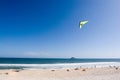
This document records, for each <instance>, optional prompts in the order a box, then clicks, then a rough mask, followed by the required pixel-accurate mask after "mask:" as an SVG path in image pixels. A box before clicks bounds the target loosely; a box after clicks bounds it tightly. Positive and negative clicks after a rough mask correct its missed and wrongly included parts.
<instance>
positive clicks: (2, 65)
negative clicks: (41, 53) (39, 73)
mask: <svg viewBox="0 0 120 80" xmlns="http://www.w3.org/2000/svg"><path fill="white" fill-rule="evenodd" d="M92 62H120V59H95V58H94V59H88V58H84V59H78V58H73V59H70V58H0V69H22V68H30V67H31V66H25V65H32V64H38V65H41V64H59V63H60V64H62V63H92ZM9 64H15V65H14V66H13V65H12V66H11V65H9ZM16 64H20V65H18V66H16ZM24 64H25V65H24Z"/></svg>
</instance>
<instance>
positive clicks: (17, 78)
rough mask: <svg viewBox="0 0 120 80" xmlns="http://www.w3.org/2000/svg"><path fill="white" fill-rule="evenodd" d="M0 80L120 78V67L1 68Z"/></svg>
mask: <svg viewBox="0 0 120 80" xmlns="http://www.w3.org/2000/svg"><path fill="white" fill-rule="evenodd" d="M0 80H120V68H117V67H106V68H88V69H87V68H76V69H75V68H74V69H38V70H0Z"/></svg>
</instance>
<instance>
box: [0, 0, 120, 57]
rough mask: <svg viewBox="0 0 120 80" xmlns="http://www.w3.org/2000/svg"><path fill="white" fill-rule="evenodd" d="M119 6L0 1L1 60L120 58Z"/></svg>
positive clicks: (103, 1) (73, 0) (107, 1)
mask: <svg viewBox="0 0 120 80" xmlns="http://www.w3.org/2000/svg"><path fill="white" fill-rule="evenodd" d="M119 3H120V1H119V0H4V1H3V0H1V1H0V57H37V58H39V57H43V58H44V57H47V58H48V57H51V58H54V57H59V58H68V57H71V56H74V57H79V58H119V57H120V49H119V48H120V6H119ZM81 20H88V21H89V22H88V23H87V24H85V25H84V27H83V28H82V29H79V21H81Z"/></svg>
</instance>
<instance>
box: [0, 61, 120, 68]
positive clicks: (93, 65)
mask: <svg viewBox="0 0 120 80" xmlns="http://www.w3.org/2000/svg"><path fill="white" fill-rule="evenodd" d="M114 66H116V67H119V66H120V62H91V63H58V64H0V69H66V68H70V69H73V68H102V67H114Z"/></svg>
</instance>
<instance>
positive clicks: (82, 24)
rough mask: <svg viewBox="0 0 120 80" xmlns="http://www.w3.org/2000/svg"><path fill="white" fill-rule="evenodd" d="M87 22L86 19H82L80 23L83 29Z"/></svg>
mask: <svg viewBox="0 0 120 80" xmlns="http://www.w3.org/2000/svg"><path fill="white" fill-rule="evenodd" d="M87 22H88V21H87V20H85V21H80V23H79V26H80V29H81V28H82V27H83V26H84V25H85V24H86V23H87Z"/></svg>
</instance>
